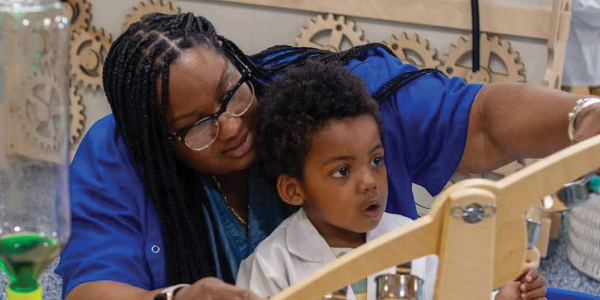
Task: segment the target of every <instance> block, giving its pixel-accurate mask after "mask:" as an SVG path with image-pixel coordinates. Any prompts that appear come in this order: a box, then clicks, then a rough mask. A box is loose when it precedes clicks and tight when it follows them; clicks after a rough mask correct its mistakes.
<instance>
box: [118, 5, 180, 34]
mask: <svg viewBox="0 0 600 300" xmlns="http://www.w3.org/2000/svg"><path fill="white" fill-rule="evenodd" d="M151 13H163V14H168V15H174V14H178V13H181V8H180V7H179V6H177V5H176V4H175V3H174V2H173V1H170V0H143V1H141V2H140V3H138V5H136V6H134V7H132V8H131V12H130V13H129V14H128V15H127V17H126V18H125V23H123V26H122V27H121V30H122V31H123V32H125V31H126V30H127V28H129V26H130V25H131V24H133V23H135V22H138V21H141V20H142V18H144V17H145V16H146V15H148V14H151Z"/></svg>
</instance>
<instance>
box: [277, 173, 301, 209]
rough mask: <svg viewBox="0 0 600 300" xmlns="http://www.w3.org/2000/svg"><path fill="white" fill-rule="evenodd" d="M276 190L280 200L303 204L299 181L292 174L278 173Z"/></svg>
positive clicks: (292, 203)
mask: <svg viewBox="0 0 600 300" xmlns="http://www.w3.org/2000/svg"><path fill="white" fill-rule="evenodd" d="M277 191H278V192H279V197H280V198H281V200H283V202H285V203H287V204H291V205H302V204H304V193H303V191H302V186H301V185H300V181H298V179H296V178H293V177H292V176H289V175H286V174H284V175H280V176H279V177H278V178H277Z"/></svg>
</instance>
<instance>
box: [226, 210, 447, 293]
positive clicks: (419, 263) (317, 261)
mask: <svg viewBox="0 0 600 300" xmlns="http://www.w3.org/2000/svg"><path fill="white" fill-rule="evenodd" d="M409 222H411V220H410V219H409V218H406V217H403V216H400V215H392V214H388V213H384V214H383V216H382V218H381V221H380V222H379V225H377V227H376V228H375V229H373V230H372V231H370V232H368V233H367V241H370V240H373V239H375V238H377V237H379V236H381V235H383V234H385V233H388V232H390V231H392V230H394V229H397V228H398V227H400V226H403V225H406V224H408V223H409ZM335 259H336V256H335V254H334V252H333V250H332V249H331V248H330V247H329V245H328V244H327V242H326V241H325V239H323V237H322V236H321V235H320V234H319V232H318V231H317V229H316V228H315V227H314V226H313V225H312V223H311V222H310V220H309V219H308V218H307V216H306V213H305V212H304V210H303V209H300V210H299V211H298V212H296V213H295V214H293V215H292V216H290V217H289V218H287V219H286V220H285V221H283V222H282V223H281V224H280V225H279V227H277V229H275V231H274V232H273V233H272V234H271V235H270V236H269V237H268V238H266V239H265V240H264V241H262V242H261V243H260V245H258V247H257V248H256V250H255V251H254V253H253V254H252V255H251V256H250V257H248V258H247V259H245V260H244V261H243V262H242V264H241V267H240V270H239V272H238V276H237V283H236V284H237V286H239V287H242V288H246V289H250V290H251V291H253V292H254V293H256V294H257V295H258V296H261V297H265V298H266V297H272V296H274V295H276V294H278V293H280V292H281V291H283V290H284V289H286V288H288V287H289V286H291V285H292V284H294V283H295V282H298V281H300V280H301V279H303V278H304V277H306V276H308V275H310V274H312V273H314V272H315V271H316V270H318V269H319V268H321V267H323V266H324V265H325V264H327V263H329V262H331V261H333V260H335ZM437 264H438V259H437V256H435V255H429V256H426V257H423V258H419V259H416V260H413V261H412V272H411V273H412V274H413V275H416V276H418V277H420V278H422V279H423V280H424V281H425V282H424V285H423V299H424V300H431V299H433V289H434V286H435V277H436V273H437ZM395 271H396V268H395V267H392V268H388V269H386V270H383V271H381V272H378V273H376V274H373V275H371V276H369V277H368V278H367V299H368V300H375V299H376V285H375V277H377V276H378V275H381V274H393V273H395ZM347 299H349V300H356V297H355V295H354V292H353V291H352V288H349V289H348V295H347Z"/></svg>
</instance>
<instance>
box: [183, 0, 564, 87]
mask: <svg viewBox="0 0 600 300" xmlns="http://www.w3.org/2000/svg"><path fill="white" fill-rule="evenodd" d="M187 1H192V0H187ZM212 1H216V2H229V3H238V4H250V5H259V6H266V7H276V8H286V9H293V10H302V11H311V12H318V13H323V12H325V13H334V14H339V15H345V16H354V17H361V18H368V19H377V20H386V21H394V22H402V23H411V24H418V25H427V26H436V27H443V28H452V29H462V30H471V7H470V3H469V2H468V1H465V2H451V1H444V0H212ZM570 10H571V0H552V7H547V8H539V7H532V6H516V5H503V4H485V3H482V4H480V6H479V11H480V15H481V21H480V26H481V31H482V32H488V33H495V34H501V35H510V36H518V37H525V38H533V39H541V40H547V41H548V45H547V46H548V60H547V62H546V70H545V73H544V78H543V85H544V86H546V87H551V88H557V89H558V88H560V84H561V81H562V71H563V65H564V57H565V50H566V42H567V39H568V37H569V28H570V21H571V12H570Z"/></svg>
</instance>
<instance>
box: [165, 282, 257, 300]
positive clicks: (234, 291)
mask: <svg viewBox="0 0 600 300" xmlns="http://www.w3.org/2000/svg"><path fill="white" fill-rule="evenodd" d="M175 300H262V298H260V297H258V296H257V295H255V294H254V293H252V292H251V291H249V290H244V289H241V288H238V287H236V286H234V285H231V284H227V283H225V282H223V281H221V280H219V279H216V278H203V279H201V280H198V281H196V283H194V284H192V285H190V286H188V287H185V288H183V289H181V290H179V291H178V292H177V293H176V294H175Z"/></svg>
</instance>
